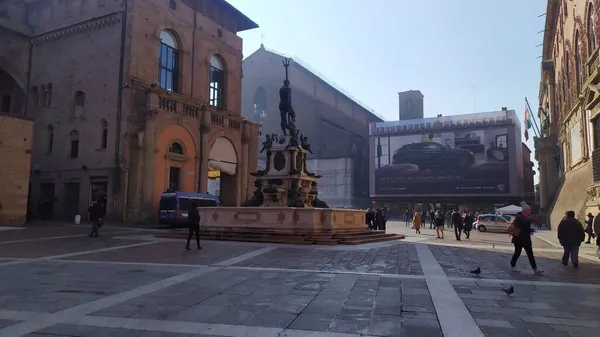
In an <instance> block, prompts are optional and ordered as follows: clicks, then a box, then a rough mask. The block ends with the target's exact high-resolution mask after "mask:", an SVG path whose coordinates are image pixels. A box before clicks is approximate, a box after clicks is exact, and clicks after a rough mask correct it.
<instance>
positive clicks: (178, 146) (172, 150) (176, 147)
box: [169, 142, 183, 154]
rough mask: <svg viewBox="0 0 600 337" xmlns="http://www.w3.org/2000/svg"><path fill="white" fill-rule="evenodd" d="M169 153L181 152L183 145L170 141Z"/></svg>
mask: <svg viewBox="0 0 600 337" xmlns="http://www.w3.org/2000/svg"><path fill="white" fill-rule="evenodd" d="M169 153H174V154H183V146H182V145H181V144H179V143H177V142H175V143H172V144H171V146H169Z"/></svg>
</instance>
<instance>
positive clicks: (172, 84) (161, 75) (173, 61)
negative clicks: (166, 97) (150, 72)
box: [158, 43, 178, 92]
mask: <svg viewBox="0 0 600 337" xmlns="http://www.w3.org/2000/svg"><path fill="white" fill-rule="evenodd" d="M177 57H178V53H177V50H175V49H173V48H172V47H169V46H167V45H166V44H164V43H161V44H160V60H159V72H158V85H159V86H160V87H161V88H163V89H165V90H168V91H172V92H177V80H178V78H177V72H178V69H177V68H178V65H177Z"/></svg>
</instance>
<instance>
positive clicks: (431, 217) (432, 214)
mask: <svg viewBox="0 0 600 337" xmlns="http://www.w3.org/2000/svg"><path fill="white" fill-rule="evenodd" d="M433 227H435V212H434V211H433V210H431V211H429V229H433Z"/></svg>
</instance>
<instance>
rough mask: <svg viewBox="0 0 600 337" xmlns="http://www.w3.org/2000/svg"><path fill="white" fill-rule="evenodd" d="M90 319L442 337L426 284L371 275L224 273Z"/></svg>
mask: <svg viewBox="0 0 600 337" xmlns="http://www.w3.org/2000/svg"><path fill="white" fill-rule="evenodd" d="M415 289H416V290H424V291H414V290H415ZM92 315H93V316H105V317H106V316H108V317H127V318H142V319H158V320H168V321H187V322H195V323H210V324H229V325H244V326H260V327H273V328H281V329H286V328H288V329H297V330H308V331H320V332H334V333H348V334H364V335H373V336H400V335H401V331H402V329H404V327H405V326H406V327H407V329H409V330H411V329H412V330H411V331H413V330H414V331H427V332H428V333H430V335H431V336H437V335H436V332H435V331H438V332H440V334H439V336H441V330H440V328H439V324H438V323H437V316H436V315H435V309H434V307H433V302H432V300H431V297H430V295H429V293H428V291H427V286H426V283H425V281H424V280H407V282H405V281H404V280H399V279H397V278H388V277H379V276H370V275H347V274H324V273H308V272H284V271H269V272H262V271H253V270H236V269H220V270H216V271H213V272H210V273H208V274H205V275H203V276H201V277H199V278H197V279H193V280H190V281H187V282H184V283H183V284H180V285H178V286H175V287H169V288H166V289H163V290H161V291H158V292H156V293H153V294H151V295H148V296H144V297H142V298H137V299H134V300H131V301H127V302H124V303H121V304H118V305H115V306H112V307H109V308H106V309H104V310H100V311H97V312H95V313H93V314H92ZM420 321H427V322H430V324H428V325H427V326H417V325H416V323H415V322H420ZM405 322H408V323H406V324H407V325H406V324H405ZM431 322H434V323H435V324H433V323H431ZM411 323H415V324H412V325H411ZM424 336H429V335H424Z"/></svg>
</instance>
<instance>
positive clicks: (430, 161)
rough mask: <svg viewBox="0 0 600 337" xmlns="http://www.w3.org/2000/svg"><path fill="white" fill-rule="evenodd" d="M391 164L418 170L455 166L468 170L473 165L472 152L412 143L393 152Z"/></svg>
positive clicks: (436, 145)
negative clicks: (407, 165) (413, 166)
mask: <svg viewBox="0 0 600 337" xmlns="http://www.w3.org/2000/svg"><path fill="white" fill-rule="evenodd" d="M392 163H393V164H415V165H417V166H419V168H420V169H423V168H425V169H427V168H436V167H441V166H443V167H447V166H456V167H460V168H469V167H471V166H472V165H473V164H474V163H475V155H473V152H471V151H469V150H464V149H453V148H450V147H447V146H444V145H442V144H438V143H435V142H424V143H413V144H408V145H404V146H402V147H401V148H399V149H397V150H396V151H394V156H393V157H392Z"/></svg>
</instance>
